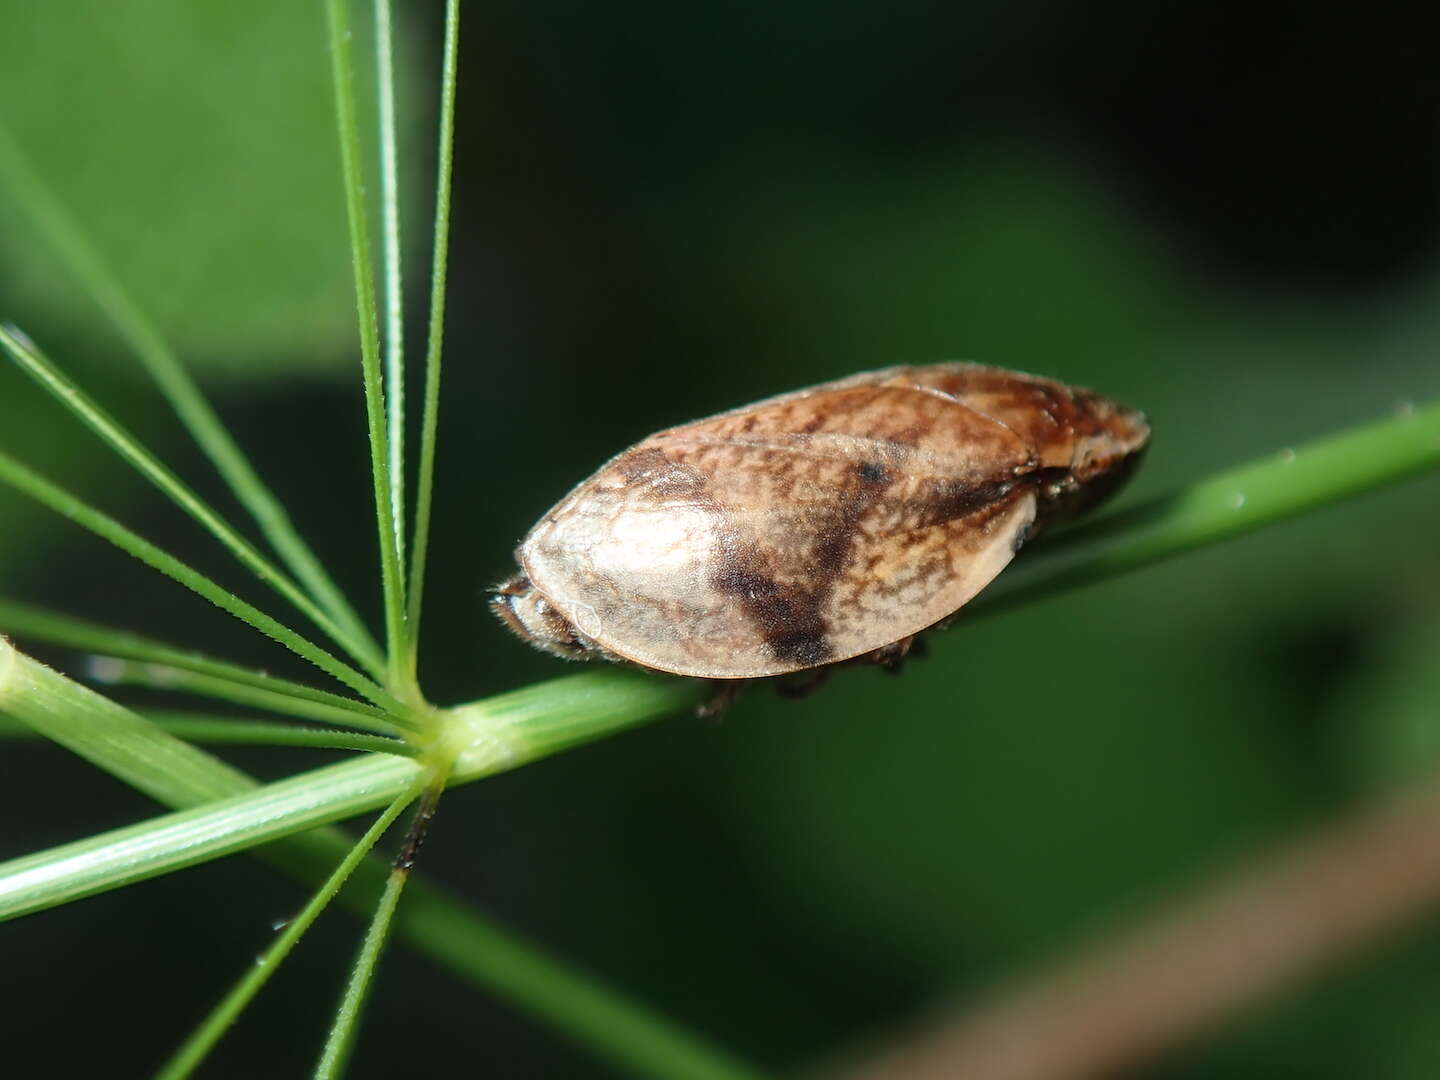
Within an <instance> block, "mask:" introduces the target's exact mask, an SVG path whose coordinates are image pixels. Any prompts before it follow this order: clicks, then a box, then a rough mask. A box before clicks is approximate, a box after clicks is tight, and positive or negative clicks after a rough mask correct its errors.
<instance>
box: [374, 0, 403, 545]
mask: <svg viewBox="0 0 1440 1080" xmlns="http://www.w3.org/2000/svg"><path fill="white" fill-rule="evenodd" d="M374 14H375V87H376V98H377V101H376V105H377V110H376V111H377V114H378V117H379V122H380V226H381V227H380V237H381V262H382V263H383V265H384V268H385V289H384V297H385V402H386V414H385V418H386V423H387V426H388V435H389V451H390V515H391V517H392V518H393V519H394V523H395V545H396V548H397V550H398V551H399V554H400V562H401V565H402V567H403V565H404V559H405V528H404V525H403V522H404V521H405V327H404V323H403V320H402V315H403V312H404V306H405V287H404V282H403V280H402V278H401V275H400V179H399V169H398V168H397V165H396V159H397V158H398V157H399V141H400V140H399V137H398V135H397V132H396V129H395V40H394V33H393V29H392V26H391V23H392V20H391V11H390V0H374Z"/></svg>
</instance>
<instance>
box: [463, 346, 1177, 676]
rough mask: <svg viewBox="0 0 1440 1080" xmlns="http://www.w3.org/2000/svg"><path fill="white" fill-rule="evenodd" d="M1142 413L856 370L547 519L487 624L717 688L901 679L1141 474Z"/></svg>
mask: <svg viewBox="0 0 1440 1080" xmlns="http://www.w3.org/2000/svg"><path fill="white" fill-rule="evenodd" d="M1149 437H1150V429H1149V426H1148V425H1147V424H1146V422H1145V419H1144V417H1143V416H1142V415H1141V414H1140V413H1138V412H1136V411H1134V410H1132V409H1128V408H1126V407H1125V406H1123V405H1119V404H1117V403H1116V402H1113V401H1110V400H1108V399H1106V398H1103V397H1101V396H1099V395H1098V394H1095V393H1092V392H1091V391H1089V390H1084V389H1079V388H1077V387H1071V386H1065V385H1063V384H1061V383H1058V382H1054V381H1052V380H1050V379H1042V378H1038V377H1036V376H1033V375H1024V374H1021V373H1018V372H1013V371H1003V370H1000V369H999V368H991V367H982V366H980V365H976V364H937V365H934V366H931V367H897V368H888V369H886V370H884V371H874V372H868V373H866V374H862V375H855V376H852V377H850V378H847V379H841V380H839V381H837V382H830V383H824V384H822V385H820V386H815V387H811V388H809V389H807V390H797V391H795V392H794V393H790V394H783V395H781V396H779V397H774V398H770V399H768V400H766V401H761V402H759V403H757V404H754V405H747V406H745V407H744V408H740V409H735V410H732V411H730V412H725V413H721V414H719V415H718V416H712V417H710V418H709V419H706V420H698V421H696V422H694V423H691V424H684V425H682V426H680V427H674V428H670V429H668V430H666V431H662V432H659V433H658V434H656V435H652V436H650V437H649V438H648V439H645V440H644V441H642V442H640V443H638V444H636V445H635V446H633V447H631V448H630V449H629V450H626V451H624V452H623V453H621V454H619V455H618V456H616V457H614V458H612V459H611V460H610V461H608V462H606V464H605V465H603V466H602V467H601V468H600V470H599V471H598V472H597V473H595V475H594V476H592V477H590V479H588V480H586V481H584V482H583V483H582V484H580V486H579V487H577V488H575V490H573V491H572V492H570V494H569V495H567V496H566V497H565V498H564V499H562V500H561V501H560V502H559V503H558V504H557V505H556V506H555V507H554V508H553V509H552V510H551V511H550V512H549V513H548V514H546V515H545V516H544V517H543V518H541V519H540V522H539V524H537V525H536V526H535V527H534V528H533V529H531V530H530V533H529V535H528V536H526V537H525V539H524V540H523V541H522V542H521V544H520V546H519V548H518V549H517V550H516V552H515V557H516V560H517V561H518V562H519V564H520V573H519V574H517V575H516V576H515V577H513V578H512V579H510V580H509V581H508V582H506V583H505V584H504V585H502V586H500V587H499V588H498V589H496V590H495V595H494V597H493V598H492V601H491V602H492V604H493V606H494V608H495V611H496V613H497V614H498V615H499V616H500V617H501V618H502V619H503V620H504V621H505V622H506V623H507V624H508V625H509V626H510V627H511V629H513V630H514V631H515V632H516V633H517V634H519V635H520V636H521V637H522V638H524V639H525V640H527V641H529V642H530V643H531V644H533V645H536V646H538V647H539V648H541V649H545V650H547V651H549V652H552V653H555V654H557V655H559V656H564V657H568V658H571V659H589V658H593V657H603V658H604V659H607V660H618V661H623V662H629V663H632V664H636V665H639V666H641V667H645V668H652V669H655V670H658V671H665V672H672V673H674V674H678V675H689V676H695V677H699V678H705V679H717V680H742V679H756V678H762V677H765V676H770V675H785V674H789V673H792V672H798V671H805V670H807V669H818V668H822V667H826V666H828V665H831V664H835V663H839V662H841V661H847V660H848V661H860V662H867V661H868V662H873V663H880V664H887V665H893V664H895V663H896V662H897V661H898V660H899V659H900V658H902V657H903V656H904V655H905V653H906V652H907V651H908V649H909V648H910V645H911V643H912V642H913V640H914V637H915V635H916V634H918V633H920V632H921V631H922V630H925V629H927V628H929V627H932V626H935V625H936V624H939V623H944V622H946V621H947V620H948V619H950V617H951V616H953V615H954V614H955V612H956V611H957V610H958V609H959V608H960V607H961V606H963V605H964V604H965V603H967V602H968V601H969V600H970V599H971V597H973V596H974V595H975V594H976V593H978V592H979V591H980V590H981V589H983V588H984V587H985V586H986V585H987V584H989V582H990V581H991V580H992V579H993V578H994V577H995V575H996V574H998V573H999V572H1000V571H1001V570H1002V569H1004V567H1005V565H1006V564H1007V563H1008V562H1009V561H1010V559H1011V557H1012V556H1013V555H1014V554H1015V552H1016V551H1017V550H1019V548H1020V545H1021V544H1022V543H1024V542H1025V541H1026V540H1027V539H1029V538H1030V537H1032V536H1034V535H1035V534H1036V533H1037V532H1038V531H1039V530H1040V529H1041V528H1042V527H1044V526H1045V525H1048V524H1050V523H1052V522H1054V521H1056V520H1058V519H1060V518H1063V517H1069V516H1072V515H1074V514H1076V513H1078V512H1080V511H1083V510H1085V509H1088V508H1089V507H1091V506H1093V505H1094V504H1095V503H1096V502H1098V501H1099V500H1101V499H1103V498H1104V497H1105V496H1107V495H1109V494H1111V493H1112V492H1113V491H1115V490H1116V488H1118V487H1119V486H1120V484H1121V483H1122V482H1123V481H1124V480H1125V479H1126V477H1128V475H1129V474H1130V473H1131V472H1132V471H1133V468H1134V466H1135V464H1136V463H1137V462H1138V460H1139V457H1140V454H1141V451H1142V450H1143V449H1144V447H1145V444H1146V442H1147V440H1148V439H1149Z"/></svg>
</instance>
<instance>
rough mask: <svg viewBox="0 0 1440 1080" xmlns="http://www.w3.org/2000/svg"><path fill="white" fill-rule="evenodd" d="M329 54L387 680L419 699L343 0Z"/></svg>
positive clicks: (332, 9)
mask: <svg viewBox="0 0 1440 1080" xmlns="http://www.w3.org/2000/svg"><path fill="white" fill-rule="evenodd" d="M325 9H326V13H327V15H328V20H329V26H330V55H331V59H332V64H331V67H332V71H333V75H334V83H335V116H336V124H337V128H338V130H339V133H340V160H341V166H342V169H343V173H344V181H345V208H346V217H347V219H348V222H349V227H350V253H351V262H352V264H353V266H354V270H355V307H356V311H357V315H358V318H359V324H360V363H361V370H362V375H363V379H364V384H365V419H366V423H367V425H368V426H369V429H370V474H371V477H372V479H373V486H374V493H375V520H376V524H377V526H378V532H379V541H380V579H381V586H382V589H383V592H384V599H385V643H386V655H387V656H388V658H389V664H390V666H389V674H390V682H391V685H393V686H395V687H397V688H398V689H399V692H400V693H401V694H402V696H409V697H418V691H416V690H415V689H414V687H413V683H412V682H411V680H409V679H408V676H407V674H406V673H407V670H408V665H407V661H406V658H407V657H408V656H409V641H408V637H407V628H406V621H405V612H406V605H405V581H404V578H403V575H402V570H401V558H400V545H399V544H398V543H397V540H396V537H397V533H396V531H395V516H394V514H393V512H392V507H393V506H394V494H393V488H392V484H393V483H394V480H393V478H392V476H391V474H390V453H389V449H388V443H389V439H388V437H387V427H388V424H387V420H386V410H385V391H384V387H383V384H382V380H381V371H380V332H379V327H378V325H377V323H376V312H375V273H374V269H373V267H372V266H371V260H370V234H369V226H368V225H367V224H366V216H365V194H364V192H365V183H364V180H363V178H362V176H361V165H360V161H361V155H360V129H359V125H358V122H357V120H356V105H355V86H354V83H355V63H354V59H353V57H352V55H351V48H350V38H351V35H350V16H349V12H348V11H347V9H346V3H345V0H327V2H326V5H325Z"/></svg>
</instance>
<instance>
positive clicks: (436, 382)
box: [409, 0, 460, 674]
mask: <svg viewBox="0 0 1440 1080" xmlns="http://www.w3.org/2000/svg"><path fill="white" fill-rule="evenodd" d="M459 42H460V0H446V4H445V59H444V66H443V68H442V70H441V73H440V147H439V154H438V164H437V173H438V177H437V180H436V184H435V230H434V236H435V246H434V251H433V252H432V255H431V262H430V332H429V343H428V344H427V346H426V350H425V412H424V416H423V418H422V420H421V427H420V468H419V474H418V477H417V480H416V485H415V535H414V538H413V540H412V541H411V544H410V638H411V651H410V659H409V662H410V671H411V673H412V674H413V673H414V671H415V664H416V654H415V648H416V646H417V645H418V643H419V640H420V610H421V606H422V599H423V595H424V591H425V560H426V557H427V556H428V554H429V551H430V507H431V500H432V498H433V495H434V489H435V442H436V433H437V431H438V428H439V420H440V360H441V356H442V352H443V348H442V347H443V343H444V338H445V276H446V266H447V262H448V257H449V256H448V253H449V249H450V177H451V174H452V172H453V171H454V168H453V166H454V158H455V91H456V83H457V81H458V72H457V65H456V57H457V53H458V51H459Z"/></svg>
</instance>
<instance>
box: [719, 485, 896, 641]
mask: <svg viewBox="0 0 1440 1080" xmlns="http://www.w3.org/2000/svg"><path fill="white" fill-rule="evenodd" d="M891 483H892V476H891V471H890V470H889V469H887V468H886V467H885V466H884V465H883V464H881V463H879V462H872V461H864V462H860V463H859V464H858V465H857V466H856V467H855V469H854V472H853V475H852V478H851V479H850V480H849V482H848V483H846V484H845V485H844V486H843V488H842V489H841V490H840V491H839V492H838V493H837V497H836V500H835V502H834V504H833V505H832V507H831V508H830V509H829V512H828V513H826V514H825V516H824V517H823V518H822V519H820V520H819V521H817V522H815V523H814V524H815V526H816V528H815V545H814V547H813V549H812V556H813V560H814V561H813V564H812V565H811V567H810V573H809V574H808V575H807V576H806V579H805V582H804V584H803V585H801V584H799V583H795V582H786V583H783V584H782V583H781V582H780V581H778V580H777V577H776V575H775V573H774V572H773V570H771V569H770V568H769V566H768V565H767V560H766V559H765V557H764V555H763V553H762V552H761V551H760V549H759V547H758V546H757V545H754V544H747V543H744V542H743V541H741V540H740V538H739V537H738V535H736V533H737V530H734V529H731V528H727V529H726V530H725V534H724V535H722V537H721V543H719V544H718V545H717V546H716V555H715V562H716V569H715V571H714V572H713V573H712V575H711V578H710V583H711V585H712V586H713V587H714V588H715V589H717V590H719V591H720V592H722V593H724V594H726V595H727V596H733V597H735V598H736V599H737V600H738V601H739V603H740V605H741V608H742V610H744V612H745V614H746V616H747V618H749V619H750V621H751V622H752V623H753V624H754V625H755V626H756V628H757V629H758V630H759V631H760V634H761V636H762V637H763V638H764V639H765V644H766V646H767V647H768V648H769V650H770V653H771V655H772V656H773V657H774V658H775V659H776V660H778V661H780V662H782V663H795V664H802V665H805V666H812V665H815V664H823V663H825V662H826V661H827V660H829V659H831V658H832V657H833V656H834V654H835V650H834V648H833V646H832V645H831V644H830V640H829V627H828V626H827V624H826V622H825V619H824V617H823V615H822V614H821V612H822V611H823V610H824V609H825V607H826V605H827V604H828V603H829V600H830V595H831V593H832V592H833V591H834V589H835V583H836V582H837V581H839V580H840V577H841V575H842V574H843V573H844V572H845V569H846V566H847V564H848V562H849V556H850V552H851V549H852V548H853V546H854V543H855V539H856V536H857V535H858V533H857V527H858V525H859V523H860V519H861V518H863V517H864V516H865V513H866V511H868V510H869V509H870V507H871V506H873V505H874V504H875V502H876V501H877V500H879V499H880V498H881V496H882V495H883V494H884V493H885V491H886V489H887V488H888V487H889V486H890V484H891Z"/></svg>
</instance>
